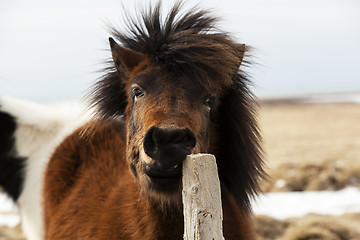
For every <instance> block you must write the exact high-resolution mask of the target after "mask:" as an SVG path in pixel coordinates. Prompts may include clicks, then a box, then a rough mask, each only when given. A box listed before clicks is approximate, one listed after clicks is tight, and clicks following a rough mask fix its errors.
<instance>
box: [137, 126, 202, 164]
mask: <svg viewBox="0 0 360 240" xmlns="http://www.w3.org/2000/svg"><path fill="white" fill-rule="evenodd" d="M195 144H196V139H195V136H194V134H193V132H192V131H191V130H190V129H188V128H185V129H167V128H158V127H155V126H154V127H151V128H150V129H149V130H148V132H147V133H146V135H145V139H144V151H145V153H146V154H147V155H148V156H149V157H151V158H152V159H153V160H154V165H155V166H156V168H157V169H162V170H166V171H169V170H172V169H176V168H178V167H179V165H181V163H182V162H183V161H184V159H185V158H186V156H187V155H189V154H190V153H191V151H192V149H193V148H194V147H195Z"/></svg>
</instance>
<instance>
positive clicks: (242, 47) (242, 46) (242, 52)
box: [236, 44, 246, 69]
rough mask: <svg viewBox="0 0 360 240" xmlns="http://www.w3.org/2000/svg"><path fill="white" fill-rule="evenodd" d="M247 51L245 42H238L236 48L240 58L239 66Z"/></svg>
mask: <svg viewBox="0 0 360 240" xmlns="http://www.w3.org/2000/svg"><path fill="white" fill-rule="evenodd" d="M245 51H246V47H245V44H238V45H237V48H236V53H237V56H238V58H239V61H238V68H237V69H239V67H240V65H241V63H242V61H243V59H244V55H245Z"/></svg>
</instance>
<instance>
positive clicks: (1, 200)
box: [0, 193, 20, 227]
mask: <svg viewBox="0 0 360 240" xmlns="http://www.w3.org/2000/svg"><path fill="white" fill-rule="evenodd" d="M17 213H18V209H17V208H16V206H15V205H14V203H13V201H12V200H11V199H10V198H8V197H7V196H6V195H5V194H4V193H0V225H6V226H9V227H15V226H16V225H18V224H19V222H20V217H19V215H18V214H17Z"/></svg>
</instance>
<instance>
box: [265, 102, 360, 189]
mask: <svg viewBox="0 0 360 240" xmlns="http://www.w3.org/2000/svg"><path fill="white" fill-rule="evenodd" d="M259 117H260V123H261V128H262V132H263V137H264V143H265V151H266V158H267V165H268V172H269V175H270V179H269V181H268V183H267V184H264V186H263V190H264V191H305V190H337V189H341V188H343V187H345V186H346V185H354V186H360V124H359V123H360V104H266V103H264V104H262V105H261V110H260V114H259Z"/></svg>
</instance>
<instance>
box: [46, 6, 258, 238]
mask: <svg viewBox="0 0 360 240" xmlns="http://www.w3.org/2000/svg"><path fill="white" fill-rule="evenodd" d="M180 7H181V4H180V3H177V4H175V6H174V7H173V9H172V10H171V11H170V14H169V15H168V16H167V18H166V20H165V22H161V21H162V20H161V16H160V5H157V6H156V7H155V8H154V9H151V8H149V9H150V10H151V11H150V10H149V11H148V12H146V13H143V16H142V17H141V19H142V21H143V22H141V23H135V22H134V21H132V22H131V20H129V21H130V22H129V24H128V25H129V27H130V30H129V33H127V34H123V33H120V32H117V31H116V30H113V33H114V35H115V36H116V37H117V39H118V41H120V43H121V44H122V45H123V46H120V45H118V44H117V43H116V42H115V41H114V40H113V39H112V38H110V39H109V40H110V46H111V52H112V57H113V66H112V67H111V68H109V73H108V74H106V75H105V76H104V78H102V79H101V80H100V81H98V83H96V85H95V86H94V91H93V92H92V94H91V96H92V102H93V106H94V107H96V108H97V112H98V118H97V120H94V121H93V122H91V123H89V124H88V125H87V126H84V127H83V128H82V129H80V130H78V131H77V132H75V133H73V134H72V135H71V136H70V137H68V138H67V139H66V140H65V141H64V142H63V143H62V144H61V145H60V146H59V147H58V149H56V151H55V153H54V154H53V156H52V158H51V160H50V162H49V165H48V169H47V171H46V178H45V187H44V205H45V219H46V236H47V239H181V238H182V234H183V216H182V203H181V188H182V184H181V166H182V165H181V164H182V161H183V160H184V159H185V156H186V155H187V154H190V153H200V152H202V153H212V154H214V155H215V156H216V159H217V164H218V169H219V177H220V181H221V187H222V200H223V210H224V235H225V238H226V239H250V240H251V239H254V231H253V227H252V223H251V214H250V205H249V198H250V197H251V196H252V195H254V194H255V193H256V192H257V191H258V181H259V179H260V178H263V177H264V172H263V170H262V160H261V147H260V140H261V139H260V134H259V130H258V127H257V124H256V119H255V109H254V101H253V98H252V94H251V92H250V91H249V89H248V86H247V85H248V80H247V78H246V74H245V73H243V72H242V71H240V70H239V66H240V64H241V63H242V61H243V58H244V53H245V46H244V45H243V44H238V43H235V42H234V41H233V40H232V38H231V37H230V36H229V35H228V34H226V33H223V32H216V31H215V30H216V29H215V28H214V24H215V23H216V19H215V18H213V17H210V13H209V12H206V11H198V10H193V11H190V12H188V13H186V14H183V15H179V10H180ZM139 19H140V18H139ZM149 169H150V170H149ZM179 170H180V171H179ZM179 173H180V175H179ZM159 175H160V177H159Z"/></svg>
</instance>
